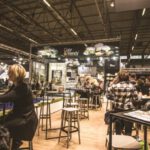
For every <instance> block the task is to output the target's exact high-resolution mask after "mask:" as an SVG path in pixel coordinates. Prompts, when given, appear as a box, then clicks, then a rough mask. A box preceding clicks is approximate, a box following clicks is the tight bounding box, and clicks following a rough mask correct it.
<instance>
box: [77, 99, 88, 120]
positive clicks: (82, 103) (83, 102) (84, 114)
mask: <svg viewBox="0 0 150 150" xmlns="http://www.w3.org/2000/svg"><path fill="white" fill-rule="evenodd" d="M79 108H80V118H81V119H85V118H87V119H89V98H79Z"/></svg>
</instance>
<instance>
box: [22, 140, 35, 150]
mask: <svg viewBox="0 0 150 150" xmlns="http://www.w3.org/2000/svg"><path fill="white" fill-rule="evenodd" d="M27 142H28V146H27V147H21V148H19V150H23V149H25V150H33V144H32V141H27Z"/></svg>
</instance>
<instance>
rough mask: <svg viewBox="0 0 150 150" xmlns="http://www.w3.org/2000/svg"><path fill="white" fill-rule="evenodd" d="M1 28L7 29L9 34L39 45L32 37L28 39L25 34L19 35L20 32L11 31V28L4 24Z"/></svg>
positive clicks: (0, 25)
mask: <svg viewBox="0 0 150 150" xmlns="http://www.w3.org/2000/svg"><path fill="white" fill-rule="evenodd" d="M0 27H1V28H3V29H5V30H7V31H9V33H11V34H15V35H19V36H20V37H22V38H24V39H26V40H28V41H30V42H32V43H37V44H38V42H37V41H35V40H33V39H31V38H30V37H27V36H26V35H24V34H23V33H19V32H17V31H16V30H13V29H11V28H9V27H6V26H5V25H3V24H0Z"/></svg>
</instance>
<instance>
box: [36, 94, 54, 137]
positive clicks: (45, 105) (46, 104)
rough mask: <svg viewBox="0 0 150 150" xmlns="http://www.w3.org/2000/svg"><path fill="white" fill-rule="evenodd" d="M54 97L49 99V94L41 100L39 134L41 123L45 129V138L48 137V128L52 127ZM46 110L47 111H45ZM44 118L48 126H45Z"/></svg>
mask: <svg viewBox="0 0 150 150" xmlns="http://www.w3.org/2000/svg"><path fill="white" fill-rule="evenodd" d="M52 102H53V99H50V100H49V94H46V96H43V101H42V102H41V104H40V105H41V106H40V114H39V123H38V135H39V128H40V124H41V121H42V124H41V129H42V131H45V139H47V134H48V133H47V132H48V129H50V128H51V103H52ZM44 110H45V111H44ZM44 119H45V120H46V127H45V128H44V123H43V122H44Z"/></svg>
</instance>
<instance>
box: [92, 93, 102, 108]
mask: <svg viewBox="0 0 150 150" xmlns="http://www.w3.org/2000/svg"><path fill="white" fill-rule="evenodd" d="M91 106H92V108H95V109H96V110H97V109H98V108H99V107H100V108H101V107H102V102H101V99H100V94H93V96H92V101H91Z"/></svg>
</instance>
